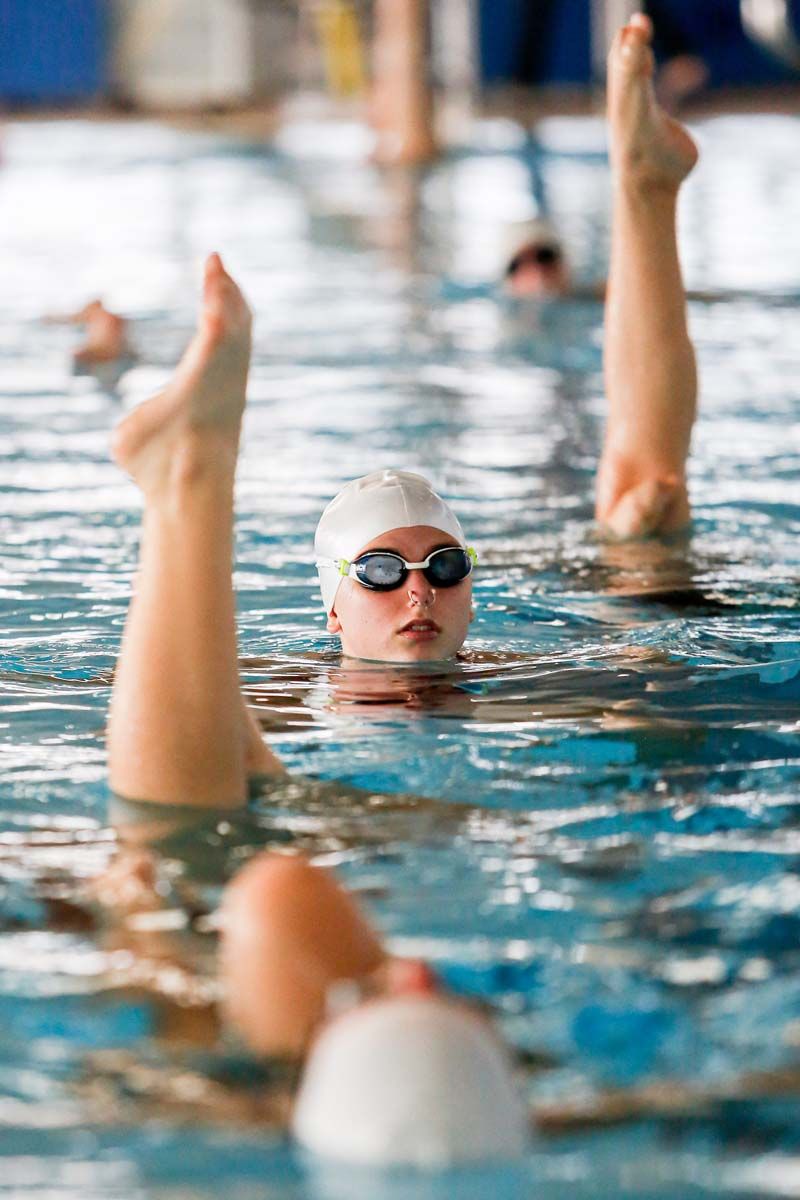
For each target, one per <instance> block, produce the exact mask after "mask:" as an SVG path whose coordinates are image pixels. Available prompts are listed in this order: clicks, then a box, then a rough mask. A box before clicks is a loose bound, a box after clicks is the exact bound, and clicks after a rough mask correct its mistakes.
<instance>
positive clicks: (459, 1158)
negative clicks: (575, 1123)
mask: <svg viewBox="0 0 800 1200" xmlns="http://www.w3.org/2000/svg"><path fill="white" fill-rule="evenodd" d="M292 1128H293V1132H294V1135H295V1137H296V1138H297V1140H298V1141H299V1142H300V1143H301V1144H302V1145H303V1146H305V1147H306V1149H308V1150H311V1151H313V1152H314V1153H315V1154H319V1155H321V1156H323V1157H326V1158H330V1159H338V1160H339V1161H342V1162H349V1163H352V1164H358V1165H362V1166H372V1167H392V1166H411V1167H418V1168H420V1167H421V1168H428V1169H442V1168H446V1167H452V1166H458V1165H459V1164H465V1163H479V1162H489V1161H497V1160H504V1161H509V1160H513V1159H517V1158H519V1157H520V1156H521V1155H522V1154H523V1153H524V1150H525V1146H526V1141H527V1119H526V1112H525V1107H524V1105H523V1103H522V1101H521V1098H520V1096H519V1095H518V1094H517V1090H516V1087H515V1084H514V1080H513V1078H512V1073H511V1065H510V1062H509V1058H508V1055H507V1054H506V1052H505V1050H504V1049H503V1047H502V1046H501V1044H500V1043H499V1042H498V1040H497V1039H496V1037H495V1036H494V1034H493V1033H492V1031H491V1029H490V1028H489V1026H488V1025H485V1024H484V1023H483V1022H482V1021H481V1020H480V1018H478V1017H476V1016H473V1015H472V1014H471V1013H470V1012H468V1011H467V1010H465V1009H463V1008H461V1007H459V1006H457V1005H455V1004H452V1003H450V1002H447V1001H444V1000H439V999H436V998H431V997H418V996H401V997H396V998H390V999H385V1000H377V1001H373V1002H371V1003H369V1004H366V1005H364V1006H363V1007H360V1008H358V1009H355V1010H353V1011H352V1012H349V1013H347V1014H345V1015H344V1016H342V1017H339V1018H338V1019H337V1020H335V1021H333V1023H332V1024H331V1025H329V1026H328V1028H327V1029H325V1030H324V1031H323V1032H322V1034H321V1035H320V1037H319V1038H318V1039H317V1041H316V1043H315V1045H314V1047H313V1048H312V1051H311V1054H310V1056H309V1059H308V1062H307V1064H306V1068H305V1072H304V1075H303V1080H302V1084H301V1087H300V1091H299V1095H298V1097H297V1101H296V1104H295V1110H294V1116H293V1122H292Z"/></svg>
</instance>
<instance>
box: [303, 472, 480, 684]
mask: <svg viewBox="0 0 800 1200" xmlns="http://www.w3.org/2000/svg"><path fill="white" fill-rule="evenodd" d="M314 549H315V551H316V561H317V570H318V572H319V581H320V590H321V592H322V601H323V604H324V606H325V613H326V615H327V625H328V630H329V632H330V633H337V634H339V636H340V638H341V641H342V650H343V651H344V653H345V654H346V655H348V656H351V657H353V658H361V659H379V660H381V661H383V662H420V661H431V660H436V659H446V658H451V657H452V656H453V655H454V654H456V653H457V651H458V650H460V649H461V646H462V645H463V644H464V639H465V638H466V636H467V630H468V628H469V624H470V621H471V620H472V617H473V608H472V581H471V578H470V576H471V573H472V567H473V563H474V562H475V560H476V557H477V556H476V554H475V551H474V550H472V548H471V547H469V546H467V543H466V539H465V537H464V532H463V530H462V528H461V525H460V524H459V521H458V518H457V517H456V515H455V513H454V512H453V510H452V508H451V507H450V505H449V504H447V503H446V502H445V501H444V500H442V498H441V496H438V495H437V494H436V492H434V490H433V488H432V487H431V485H430V484H429V483H428V481H427V480H426V479H423V478H422V476H421V475H415V474H413V473H412V472H410V471H391V470H384V471H373V472H372V473H371V474H370V475H365V476H364V477H363V478H361V479H354V480H353V481H352V482H351V483H348V484H347V486H346V487H344V488H343V489H342V491H341V492H340V493H339V495H338V496H336V497H335V498H334V499H333V500H331V502H330V504H329V505H328V507H327V508H326V509H325V511H324V513H323V514H322V517H321V518H320V522H319V525H318V526H317V532H316V536H315V538H314Z"/></svg>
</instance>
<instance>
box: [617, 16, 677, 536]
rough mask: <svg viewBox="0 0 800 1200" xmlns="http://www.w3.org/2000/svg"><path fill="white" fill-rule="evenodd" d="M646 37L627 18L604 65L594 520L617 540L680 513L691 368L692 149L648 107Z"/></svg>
mask: <svg viewBox="0 0 800 1200" xmlns="http://www.w3.org/2000/svg"><path fill="white" fill-rule="evenodd" d="M651 38H652V26H651V24H650V21H649V20H648V18H647V17H645V16H643V15H641V14H639V15H637V16H635V17H634V18H633V19H632V21H631V23H630V24H629V25H627V26H625V28H623V29H622V30H621V31H620V33H619V34H618V35H617V38H616V40H615V42H614V45H613V46H612V49H611V54H610V58H609V68H608V118H609V128H610V137H611V167H612V176H613V188H614V196H613V226H612V247H611V271H610V276H609V284H608V294H607V298H606V340H605V375H606V392H607V397H608V422H607V427H606V435H605V444H604V448H603V455H602V460H601V464H600V471H599V477H598V487H597V518H598V520H599V521H600V522H601V524H602V525H603V526H605V527H606V528H607V529H608V530H609V531H610V532H611V533H612V534H614V535H616V536H618V537H637V536H646V535H648V534H653V533H666V532H670V531H673V530H676V529H679V528H681V527H682V526H684V525H685V524H686V523H687V522H688V520H689V500H688V495H687V491H686V481H685V464H686V458H687V455H688V452H689V442H690V437H691V430H692V424H693V422H694V417H695V408H696V397H697V370H696V364H695V356H694V349H693V347H692V343H691V340H690V338H689V333H688V329H687V323H686V297H685V294H684V289H683V281H682V278H681V270H680V263H679V259H678V246H677V236H676V207H677V199H678V192H679V190H680V186H681V183H682V182H683V180H684V179H685V178H686V176H687V175H688V174H689V172H690V171H691V170H692V168H693V167H694V165H695V163H696V161H697V149H696V147H695V144H694V142H693V141H692V139H691V137H690V136H689V134H688V133H687V132H686V130H685V129H684V128H683V127H682V126H681V125H679V124H678V123H677V122H676V121H674V120H673V119H672V118H670V117H668V116H667V115H666V114H665V113H664V112H663V111H662V110H661V109H660V108H659V106H658V104H657V102H656V99H655V95H654V93H653V84H652V78H653V54H652V51H651V48H650V42H651Z"/></svg>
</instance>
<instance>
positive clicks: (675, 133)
mask: <svg viewBox="0 0 800 1200" xmlns="http://www.w3.org/2000/svg"><path fill="white" fill-rule="evenodd" d="M652 37H653V26H652V23H651V21H650V19H649V18H648V17H646V16H645V15H644V14H643V13H637V14H636V15H635V16H634V17H632V18H631V21H630V23H629V24H628V25H625V26H624V27H623V28H622V29H621V30H620V32H619V33H618V34H617V36H616V38H615V39H614V44H613V45H612V47H611V53H610V55H609V59H608V120H609V126H610V129H611V161H612V165H613V167H614V171H615V173H616V175H617V177H618V179H625V180H630V181H631V182H634V183H637V184H640V185H642V186H646V187H655V188H668V189H671V190H675V189H677V188H678V187H679V185H680V184H681V182H682V181H683V180H684V179H685V178H686V176H687V175H688V174H689V172H690V171H691V170H692V168H693V167H694V165H695V163H696V162H697V158H698V152H697V147H696V146H695V144H694V141H693V140H692V138H691V136H690V135H689V133H688V132H687V131H686V129H684V127H683V126H682V125H681V124H680V122H678V121H676V120H674V119H673V118H672V117H669V116H667V114H666V113H665V112H664V111H663V109H662V108H660V106H659V104H658V101H657V100H656V96H655V92H654V90H653V71H654V59H653V51H652V49H651V45H650V43H651V41H652Z"/></svg>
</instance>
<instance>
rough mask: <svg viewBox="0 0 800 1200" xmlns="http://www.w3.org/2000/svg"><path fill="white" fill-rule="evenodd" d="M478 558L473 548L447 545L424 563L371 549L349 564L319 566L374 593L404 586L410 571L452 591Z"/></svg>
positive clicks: (338, 562) (339, 561) (327, 562)
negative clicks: (416, 572) (451, 588)
mask: <svg viewBox="0 0 800 1200" xmlns="http://www.w3.org/2000/svg"><path fill="white" fill-rule="evenodd" d="M477 561H478V556H477V554H476V553H475V551H474V550H473V549H472V547H471V546H467V547H466V549H464V548H462V547H461V546H444V547H442V549H441V550H434V551H433V552H432V553H431V554H429V555H428V557H427V558H426V559H425V560H424V561H423V562H406V560H405V559H404V558H403V557H402V556H401V555H399V554H395V553H394V551H393V550H367V552H366V553H365V554H360V555H359V556H358V558H356V559H354V560H353V561H352V562H349V561H348V560H347V559H346V558H336V559H333V560H331V559H327V560H322V561H321V562H319V563H317V566H334V567H336V569H337V570H338V572H339V574H340V575H342V576H344V577H345V578H349V579H355V580H356V582H357V583H360V584H361V586H362V587H365V588H369V589H370V590H371V591H373V592H392V591H394V589H395V588H399V587H402V585H403V584H404V583H405V581H406V579H407V578H408V572H409V571H422V574H423V575H424V576H425V578H426V579H427V581H428V583H429V584H430V585H431V587H434V588H449V587H455V586H456V584H457V583H461V581H462V580H464V579H466V578H467V576H468V575H470V574H471V573H472V568H473V566H474V564H475V563H476V562H477Z"/></svg>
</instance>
